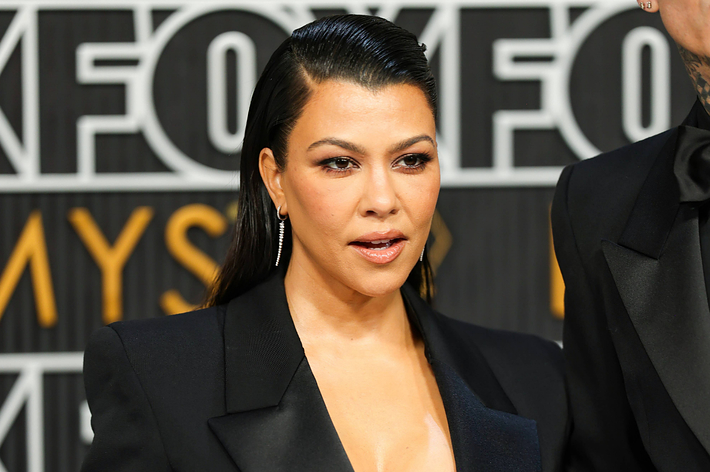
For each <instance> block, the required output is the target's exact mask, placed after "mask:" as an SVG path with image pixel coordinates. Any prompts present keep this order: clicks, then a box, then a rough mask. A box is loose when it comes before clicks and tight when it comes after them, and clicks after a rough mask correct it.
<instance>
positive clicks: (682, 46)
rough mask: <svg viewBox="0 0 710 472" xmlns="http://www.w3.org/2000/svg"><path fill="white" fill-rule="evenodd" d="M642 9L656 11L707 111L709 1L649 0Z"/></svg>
mask: <svg viewBox="0 0 710 472" xmlns="http://www.w3.org/2000/svg"><path fill="white" fill-rule="evenodd" d="M646 11H650V12H656V11H658V12H660V14H661V20H663V25H664V26H665V27H666V30H667V31H668V34H670V35H671V37H672V38H673V40H674V41H675V43H676V45H677V46H678V51H679V52H680V56H681V58H682V59H683V63H684V64H685V69H686V71H687V72H688V75H689V76H690V79H691V80H692V81H693V86H694V87H695V91H696V93H697V94H698V98H700V102H701V103H702V104H703V106H704V107H705V110H706V111H707V112H708V113H710V0H653V2H652V6H651V8H650V9H647V10H646Z"/></svg>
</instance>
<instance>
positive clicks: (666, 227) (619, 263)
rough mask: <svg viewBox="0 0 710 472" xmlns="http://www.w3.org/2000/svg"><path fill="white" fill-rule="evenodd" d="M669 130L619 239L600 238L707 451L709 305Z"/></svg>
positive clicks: (652, 354)
mask: <svg viewBox="0 0 710 472" xmlns="http://www.w3.org/2000/svg"><path fill="white" fill-rule="evenodd" d="M676 136H677V132H671V134H670V136H669V139H668V142H667V143H666V146H665V147H664V148H663V149H662V150H661V152H660V153H659V156H658V158H657V159H656V162H655V163H654V166H653V167H652V169H651V171H650V172H649V175H648V177H647V179H646V182H645V184H644V186H643V187H642V189H641V192H640V193H639V197H638V200H637V202H636V205H635V207H634V209H633V211H632V213H631V216H630V217H629V220H628V222H627V225H626V228H625V229H624V232H623V233H622V235H621V237H620V239H619V242H618V244H616V243H614V242H612V241H609V240H605V241H602V251H603V253H604V257H605V259H606V261H607V264H608V266H609V269H610V271H611V274H612V277H613V279H614V282H615V284H616V287H617V289H618V292H619V295H620V296H621V299H622V302H623V303H624V307H625V308H626V311H627V313H628V315H629V318H630V319H631V322H632V324H633V326H634V329H635V330H636V332H637V334H638V336H639V338H640V340H641V342H642V344H643V346H644V348H645V350H646V352H647V354H648V356H649V358H650V360H651V362H652V364H653V366H654V368H655V369H656V371H657V373H658V375H659V377H660V378H661V381H662V382H663V385H664V386H665V388H666V390H667V391H668V394H669V395H670V397H671V399H672V400H673V403H674V404H675V406H676V408H677V409H678V411H679V412H680V414H681V415H682V417H683V418H684V420H685V421H686V423H687V424H688V426H689V427H690V429H691V430H692V431H693V433H694V434H695V435H696V437H697V438H698V440H699V441H700V442H701V444H703V446H704V447H705V449H706V450H708V451H710V402H708V401H707V398H708V396H710V308H709V307H708V297H707V293H706V289H705V282H704V275H703V267H702V258H701V253H700V236H699V228H698V214H697V209H696V207H695V206H694V205H691V204H682V205H681V204H680V197H679V193H678V192H679V191H678V186H677V183H676V181H675V176H674V174H673V156H674V152H675V143H676Z"/></svg>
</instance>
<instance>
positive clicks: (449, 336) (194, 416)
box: [82, 275, 567, 472]
mask: <svg viewBox="0 0 710 472" xmlns="http://www.w3.org/2000/svg"><path fill="white" fill-rule="evenodd" d="M402 293H403V295H404V298H405V301H406V304H407V305H408V312H409V314H410V317H411V319H412V321H413V322H414V323H415V325H416V326H417V327H418V328H419V330H420V332H421V333H422V336H423V339H424V343H425V347H426V356H427V359H428V360H429V362H430V364H431V366H432V369H433V371H434V374H435V377H436V381H437V384H438V386H439V391H440V392H441V397H442V399H443V402H444V407H445V410H446V416H447V420H448V423H449V429H450V432H451V440H452V443H453V448H454V456H455V459H456V465H457V470H459V471H476V472H483V471H491V472H493V471H496V472H500V471H510V472H525V471H537V470H540V452H539V451H540V449H541V451H542V469H543V470H545V471H546V472H547V471H554V470H558V469H559V466H560V462H561V457H562V451H563V448H564V445H565V437H566V434H567V407H566V396H565V392H564V379H563V375H562V356H561V353H560V349H559V348H558V346H557V345H556V344H554V343H552V342H549V341H543V340H541V339H539V338H536V337H533V336H528V335H522V334H515V333H506V332H500V331H493V330H489V329H484V328H480V327H476V326H472V325H470V324H466V323H462V322H459V321H455V320H452V319H449V318H446V317H444V316H442V315H440V314H438V313H436V312H434V311H433V310H431V308H429V306H428V305H427V304H426V303H425V302H423V301H422V300H421V299H420V298H419V297H418V296H417V295H416V293H415V292H414V291H413V290H412V289H410V288H408V287H405V288H403V289H402ZM84 381H85V385H86V397H87V400H88V402H89V406H90V408H91V411H92V414H93V418H92V427H93V429H94V432H95V437H94V441H93V444H92V446H91V449H90V450H89V453H88V455H87V457H86V459H85V461H84V465H83V468H82V470H83V471H84V472H92V471H96V472H99V471H101V472H106V471H109V470H110V471H127V472H128V471H130V472H140V471H146V472H147V471H150V472H159V471H170V470H174V471H210V472H221V471H225V472H227V471H230V472H233V471H243V472H249V471H269V472H276V471H289V472H294V471H309V472H312V471H329V472H330V471H352V467H351V465H350V462H349V461H348V458H347V456H346V454H345V450H344V449H343V446H342V444H341V443H340V440H339V439H338V435H337V433H336V431H335V428H334V426H333V424H332V422H331V420H330V417H329V416H328V411H327V410H326V407H325V403H324V402H323V399H322V397H321V395H320V392H319V390H318V385H317V384H316V381H315V378H314V377H313V374H312V373H311V370H310V367H309V365H308V361H307V359H306V358H305V356H304V352H303V348H302V346H301V342H300V340H299V338H298V335H297V333H296V330H295V328H294V325H293V322H292V320H291V316H290V314H289V311H288V305H287V302H286V296H285V293H284V288H283V279H282V278H281V276H278V275H277V276H273V277H272V278H271V279H270V280H267V281H266V282H264V283H262V284H261V285H258V286H257V287H256V288H254V289H252V290H251V291H249V292H247V293H245V294H244V295H241V296H239V297H237V298H235V299H234V300H232V301H231V302H229V304H227V305H222V306H217V307H213V308H207V309H204V310H200V311H196V312H192V313H187V314H184V315H177V316H171V317H165V318H155V319H147V320H140V321H130V322H118V323H114V324H112V325H110V326H109V327H105V328H102V329H100V330H99V331H97V332H96V333H94V335H92V337H91V339H90V341H89V345H88V347H87V350H86V354H85V358H84Z"/></svg>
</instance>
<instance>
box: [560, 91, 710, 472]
mask: <svg viewBox="0 0 710 472" xmlns="http://www.w3.org/2000/svg"><path fill="white" fill-rule="evenodd" d="M698 106H700V105H699V104H696V107H698ZM698 111H702V110H698V109H696V108H694V109H693V111H692V112H691V114H690V116H689V118H688V119H687V120H686V122H685V124H688V125H691V126H694V125H697V122H696V118H695V117H696V114H695V113H696V112H698ZM677 135H678V130H677V128H674V129H672V130H669V131H667V132H665V133H662V134H660V135H658V136H654V137H652V138H649V139H647V140H644V141H641V142H638V143H635V144H632V145H630V146H627V147H624V148H621V149H617V150H615V151H612V152H610V153H607V154H603V155H601V156H599V157H596V158H594V159H590V160H588V161H582V162H580V163H577V164H575V165H573V166H570V167H567V168H566V169H565V170H564V172H563V173H562V176H561V178H560V181H559V183H558V186H557V191H556V194H555V199H554V203H553V207H552V228H553V233H554V241H555V251H556V253H557V258H558V260H559V263H560V268H561V269H562V274H563V276H564V279H565V283H566V287H567V290H566V293H565V327H564V355H565V363H566V368H567V376H568V387H567V388H568V394H569V399H570V412H571V416H572V421H573V426H572V434H571V439H570V447H569V457H568V461H567V463H568V466H569V470H572V471H605V472H606V471H624V472H633V471H652V470H658V471H684V472H690V471H708V470H710V456H709V455H708V451H710V309H709V308H708V297H707V293H706V288H705V281H704V276H703V266H702V258H701V245H700V237H699V227H698V208H697V204H693V203H683V204H681V203H680V197H679V188H678V184H677V181H676V178H675V176H674V174H673V164H674V156H675V148H676V140H677Z"/></svg>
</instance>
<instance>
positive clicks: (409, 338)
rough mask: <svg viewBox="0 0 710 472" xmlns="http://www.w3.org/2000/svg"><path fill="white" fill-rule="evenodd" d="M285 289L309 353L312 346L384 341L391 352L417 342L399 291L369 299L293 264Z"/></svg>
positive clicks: (293, 315)
mask: <svg viewBox="0 0 710 472" xmlns="http://www.w3.org/2000/svg"><path fill="white" fill-rule="evenodd" d="M284 286H285V289H286V298H287V299H288V305H289V310H290V311H291V317H292V318H293V322H294V325H295V326H296V331H297V332H298V335H299V336H300V337H301V341H302V342H303V344H304V347H306V350H307V351H308V346H309V345H312V342H317V343H318V345H320V346H325V345H328V344H330V343H331V342H332V343H334V345H338V344H339V343H348V344H349V345H353V344H356V345H363V346H364V345H369V344H372V343H377V344H380V345H381V344H383V343H384V344H387V345H389V346H390V347H392V348H403V347H405V348H406V347H411V346H412V343H413V342H414V340H413V335H412V332H411V327H410V324H409V320H408V319H407V314H406V309H405V306H404V300H403V299H402V295H401V293H400V291H399V290H396V291H394V292H393V293H390V294H387V295H384V296H380V297H368V296H366V295H363V294H361V293H358V292H357V291H355V290H353V289H351V288H349V287H347V286H345V285H344V284H342V283H341V282H339V281H337V280H333V279H332V277H328V276H327V274H322V273H319V272H318V271H316V270H313V268H312V267H308V266H307V265H304V264H299V263H298V262H297V261H293V260H292V261H291V263H290V264H289V268H288V271H287V273H286V277H285V280H284Z"/></svg>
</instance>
